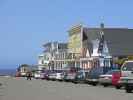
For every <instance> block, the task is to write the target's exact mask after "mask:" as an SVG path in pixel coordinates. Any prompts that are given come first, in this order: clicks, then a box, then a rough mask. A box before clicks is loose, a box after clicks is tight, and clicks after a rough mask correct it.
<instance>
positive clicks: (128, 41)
mask: <svg viewBox="0 0 133 100" xmlns="http://www.w3.org/2000/svg"><path fill="white" fill-rule="evenodd" d="M101 31H103V33H104V39H105V41H106V42H107V46H108V48H109V53H110V55H112V56H127V55H133V46H132V44H133V29H127V28H103V29H101V28H85V27H84V28H83V45H84V46H85V47H87V48H89V50H90V51H91V52H92V41H93V40H96V39H99V38H100V32H101Z"/></svg>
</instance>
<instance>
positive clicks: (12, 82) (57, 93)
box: [0, 77, 133, 100]
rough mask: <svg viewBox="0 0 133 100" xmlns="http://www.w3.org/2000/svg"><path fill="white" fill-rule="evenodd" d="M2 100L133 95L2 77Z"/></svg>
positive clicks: (125, 99)
mask: <svg viewBox="0 0 133 100" xmlns="http://www.w3.org/2000/svg"><path fill="white" fill-rule="evenodd" d="M0 83H2V86H0V100H113V99H114V100H132V99H133V93H125V91H124V90H123V89H121V90H116V89H115V88H113V87H106V88H105V87H102V86H96V87H95V86H90V85H88V84H73V83H66V82H56V81H46V80H35V79H33V80H31V81H30V80H26V79H24V78H13V77H6V78H4V77H0Z"/></svg>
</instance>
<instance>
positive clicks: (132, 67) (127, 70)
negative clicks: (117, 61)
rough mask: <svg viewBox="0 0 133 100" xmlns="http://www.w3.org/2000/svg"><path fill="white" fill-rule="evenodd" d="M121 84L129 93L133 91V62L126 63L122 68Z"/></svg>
mask: <svg viewBox="0 0 133 100" xmlns="http://www.w3.org/2000/svg"><path fill="white" fill-rule="evenodd" d="M120 83H121V84H122V85H123V86H124V87H125V90H126V92H127V93H130V92H132V90H133V60H130V61H125V62H124V64H123V65H122V66H121V78H120Z"/></svg>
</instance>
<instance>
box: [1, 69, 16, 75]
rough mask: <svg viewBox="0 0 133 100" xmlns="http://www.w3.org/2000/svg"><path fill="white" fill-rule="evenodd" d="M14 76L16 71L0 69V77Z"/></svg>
mask: <svg viewBox="0 0 133 100" xmlns="http://www.w3.org/2000/svg"><path fill="white" fill-rule="evenodd" d="M15 74H16V69H0V76H3V75H9V76H14V75H15Z"/></svg>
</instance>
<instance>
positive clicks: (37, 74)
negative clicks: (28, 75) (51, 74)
mask: <svg viewBox="0 0 133 100" xmlns="http://www.w3.org/2000/svg"><path fill="white" fill-rule="evenodd" d="M43 74H44V73H43V72H42V71H40V70H36V71H35V72H34V75H33V76H34V78H35V79H42V78H43Z"/></svg>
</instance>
